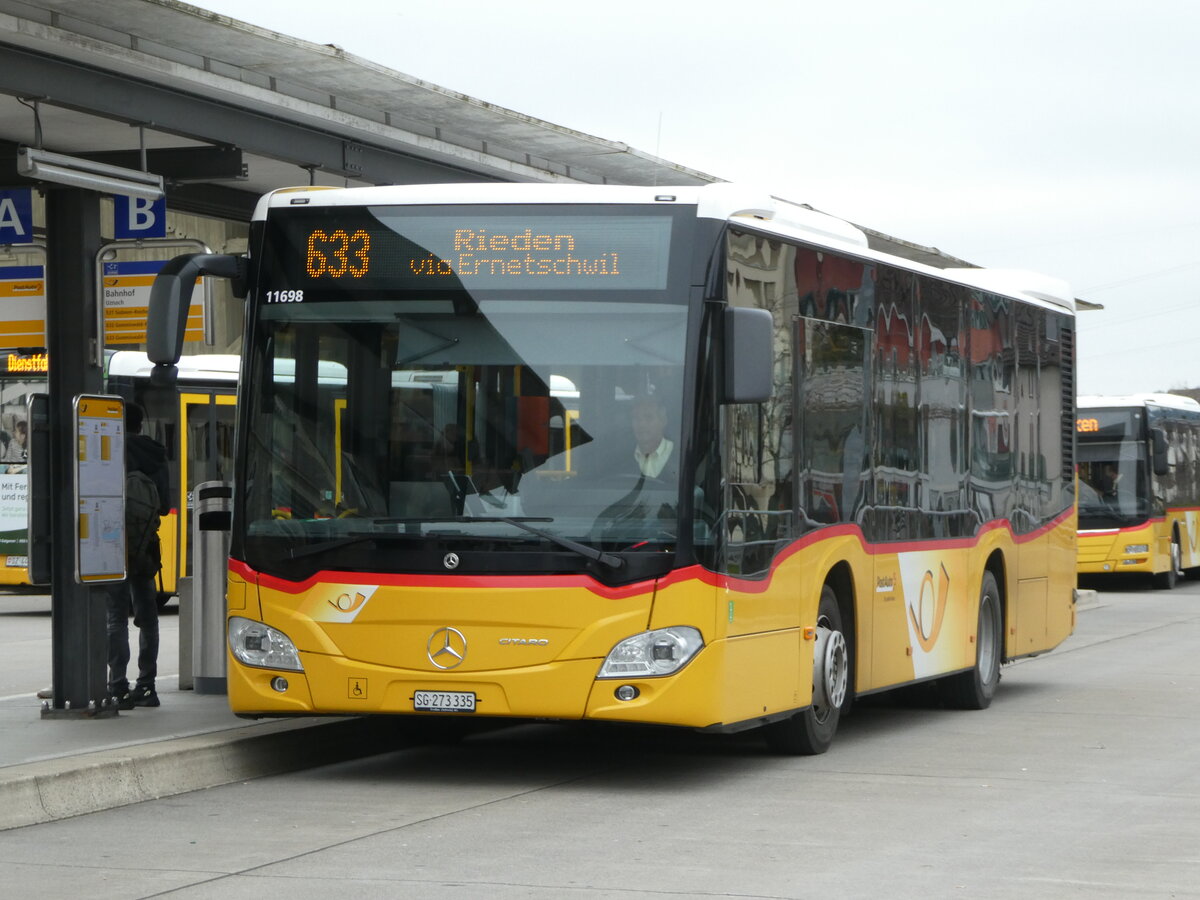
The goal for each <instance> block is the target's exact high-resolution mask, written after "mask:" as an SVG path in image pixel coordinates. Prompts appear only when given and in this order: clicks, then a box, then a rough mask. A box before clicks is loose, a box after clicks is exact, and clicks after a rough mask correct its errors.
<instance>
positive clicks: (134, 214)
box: [113, 194, 167, 241]
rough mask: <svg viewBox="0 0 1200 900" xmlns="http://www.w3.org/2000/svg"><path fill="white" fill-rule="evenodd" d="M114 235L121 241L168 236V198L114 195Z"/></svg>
mask: <svg viewBox="0 0 1200 900" xmlns="http://www.w3.org/2000/svg"><path fill="white" fill-rule="evenodd" d="M113 236H114V237H116V239H117V240H119V241H125V240H130V239H133V238H165V237H166V236H167V198H166V197H159V198H158V199H157V200H147V199H145V198H144V197H126V196H124V195H123V194H114V195H113Z"/></svg>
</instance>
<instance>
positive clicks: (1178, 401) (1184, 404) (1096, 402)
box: [1075, 393, 1200, 412]
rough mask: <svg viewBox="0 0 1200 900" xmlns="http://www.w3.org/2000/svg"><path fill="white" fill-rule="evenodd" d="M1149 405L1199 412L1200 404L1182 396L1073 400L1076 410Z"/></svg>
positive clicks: (1146, 394) (1141, 394)
mask: <svg viewBox="0 0 1200 900" xmlns="http://www.w3.org/2000/svg"><path fill="white" fill-rule="evenodd" d="M1147 403H1150V404H1153V405H1154V406H1165V407H1167V408H1169V409H1189V410H1192V411H1193V412H1200V402H1197V401H1195V400H1193V399H1192V398H1191V397H1184V396H1183V395H1182V394H1159V393H1137V394H1112V395H1101V394H1084V395H1081V396H1079V397H1077V398H1076V399H1075V407H1076V408H1077V409H1104V408H1107V407H1113V406H1144V405H1145V404H1147Z"/></svg>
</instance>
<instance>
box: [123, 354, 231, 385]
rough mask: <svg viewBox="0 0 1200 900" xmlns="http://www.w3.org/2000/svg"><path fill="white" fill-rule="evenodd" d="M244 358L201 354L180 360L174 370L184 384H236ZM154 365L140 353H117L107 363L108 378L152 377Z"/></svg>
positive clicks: (229, 355)
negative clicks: (205, 381)
mask: <svg viewBox="0 0 1200 900" xmlns="http://www.w3.org/2000/svg"><path fill="white" fill-rule="evenodd" d="M241 364H242V358H241V357H240V356H238V355H237V354H236V353H200V354H196V355H194V356H183V357H180V359H179V362H178V364H176V366H175V368H176V370H177V371H178V372H179V376H178V377H179V378H181V379H183V380H185V381H186V380H188V379H200V378H205V379H209V380H217V381H237V378H238V371H239V369H240V368H241ZM153 368H154V364H153V363H151V362H150V358H149V357H147V356H146V354H145V353H143V352H141V351H140V350H117V351H116V352H115V353H113V355H112V356H111V357H110V358H109V360H108V374H109V375H127V376H141V377H143V378H145V377H149V375H150V370H151V369H153Z"/></svg>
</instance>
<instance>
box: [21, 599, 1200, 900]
mask: <svg viewBox="0 0 1200 900" xmlns="http://www.w3.org/2000/svg"><path fill="white" fill-rule="evenodd" d="M1122 587H1126V586H1122ZM3 599H4V598H0V602H3ZM18 618H20V617H18ZM27 618H28V619H31V620H32V619H36V618H37V617H36V616H35V615H29V616H27ZM21 621H25V620H24V619H21ZM173 623H174V618H173V617H168V619H167V620H165V621H164V629H168V628H173V627H174V626H173ZM47 627H48V623H47ZM13 631H18V632H23V631H24V629H23V627H22V626H20V625H19V626H18V627H17V628H14V627H13V617H12V616H10V615H4V614H0V669H2V670H3V674H0V684H4V685H7V686H6V687H4V688H3V690H2V691H0V693H4V692H9V691H11V690H12V685H13V684H16V681H15V680H13V679H14V678H15V676H14V675H13V674H12V673H10V672H8V671H7V669H8V667H9V666H10V663H9V658H10V653H9V649H10V643H13V641H11V640H10V637H9V634H10V632H13ZM37 640H38V639H37V638H36V637H29V636H25V637H23V638H19V639H17V640H16V643H19V644H28V642H30V641H32V642H33V646H32V647H30V646H26V647H25V649H24V650H21V651H20V652H19V653H18V654H16V655H17V656H19V657H21V658H24V659H25V660H26V665H28V662H29V659H30V657H29V656H28V655H27V654H28V653H30V652H32V653H33V654H34V655H36V652H37V651H36V644H37ZM45 640H46V646H47V647H48V637H47V638H45ZM1198 646H1200V581H1188V582H1185V583H1184V584H1183V585H1181V586H1180V587H1179V588H1178V589H1177V590H1175V591H1174V592H1171V593H1163V592H1158V591H1152V590H1149V589H1145V590H1141V589H1137V590H1130V591H1120V592H1118V591H1113V590H1104V591H1102V592H1101V593H1100V594H1099V596H1098V597H1097V598H1096V599H1095V600H1094V601H1092V602H1089V603H1088V604H1086V605H1085V606H1084V607H1083V608H1082V609H1081V610H1080V614H1079V625H1078V628H1077V630H1076V633H1075V635H1074V636H1073V637H1071V638H1070V639H1069V640H1068V641H1067V642H1066V643H1065V644H1064V645H1063V646H1062V647H1060V648H1059V649H1058V650H1056V651H1055V652H1053V653H1050V654H1048V655H1046V656H1042V657H1038V658H1036V659H1031V660H1024V661H1021V662H1018V663H1016V664H1013V665H1010V666H1007V667H1005V669H1004V670H1003V680H1002V683H1001V686H1000V691H999V693H998V695H997V698H996V701H995V702H994V703H993V705H992V707H991V709H989V710H987V711H982V712H957V711H947V710H942V709H938V708H935V707H930V706H927V705H922V704H921V703H920V701H919V700H915V699H914V700H912V701H911V702H882V701H877V702H875V703H872V704H864V705H862V706H860V707H859V708H857V709H856V710H855V713H854V715H852V716H851V717H850V718H848V719H847V720H846V721H844V723H843V726H842V729H841V731H840V732H839V735H838V739H837V741H836V743H835V745H834V747H833V749H832V750H831V751H830V752H829V753H827V754H825V755H824V756H819V757H811V758H784V757H776V756H772V755H770V754H769V753H767V752H766V750H765V748H764V747H763V745H762V743H761V742H760V741H759V740H757V739H756V737H755V736H754V735H753V734H744V735H737V736H731V737H713V736H707V735H700V734H695V733H691V732H678V731H673V730H665V729H650V728H600V727H586V726H580V725H574V726H568V725H560V724H524V725H520V726H516V727H508V728H501V729H496V730H490V731H486V732H481V733H477V734H474V735H471V736H468V737H467V738H466V739H464V740H461V741H459V742H456V743H444V744H431V743H429V742H427V741H424V740H421V739H414V740H410V741H402V742H400V743H399V745H398V747H397V749H396V751H395V752H392V753H387V754H384V755H381V756H374V757H371V758H368V759H364V760H358V761H354V762H344V763H339V764H335V765H330V766H325V767H322V768H317V769H312V770H309V771H305V772H301V773H297V774H292V775H285V776H276V777H271V778H264V779H259V780H256V781H250V782H245V783H240V784H234V785H227V786H224V787H220V788H214V789H211V790H205V791H197V792H194V793H190V794H185V795H181V796H176V797H171V798H168V799H164V800H159V801H152V802H146V803H141V804H138V805H135V806H129V807H124V808H121V809H116V810H111V811H109V812H103V813H96V814H92V815H87V816H80V817H78V818H74V819H68V820H64V821H59V822H53V823H49V824H45V825H37V826H31V827H27V828H20V829H14V830H12V831H7V832H3V833H0V883H2V884H4V886H5V887H4V893H5V894H6V895H7V896H13V897H61V896H86V897H88V898H89V900H91V898H106V897H112V898H122V900H128V898H134V897H150V896H171V897H184V898H199V897H221V898H223V900H237V898H241V897H246V898H251V897H253V898H260V897H263V896H268V897H273V896H288V897H294V898H308V897H312V898H317V897H320V898H326V897H329V896H333V895H342V896H348V897H356V898H357V897H419V898H422V900H435V898H446V897H454V898H460V897H469V898H474V897H487V898H493V897H495V898H516V897H522V898H535V900H541V898H564V897H566V898H600V897H605V898H607V897H615V898H637V897H649V898H679V897H734V898H785V897H786V898H859V897H862V898H880V897H887V898H918V897H919V898H941V897H962V898H1005V900H1009V898H1012V897H1021V898H1029V897H1036V898H1042V897H1045V898H1059V897H1084V898H1093V897H1096V898H1140V897H1155V898H1159V897H1162V898H1167V897H1200V749H1198V748H1200V715H1198V714H1197V713H1200V653H1197V652H1196V651H1197V647H1198ZM26 681H28V679H26ZM38 683H39V682H38V680H37V679H35V682H34V685H35V686H36V685H37V684H38Z"/></svg>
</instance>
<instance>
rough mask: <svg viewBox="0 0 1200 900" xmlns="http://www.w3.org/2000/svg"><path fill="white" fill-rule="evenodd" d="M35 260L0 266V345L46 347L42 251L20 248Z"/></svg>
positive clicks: (44, 253)
mask: <svg viewBox="0 0 1200 900" xmlns="http://www.w3.org/2000/svg"><path fill="white" fill-rule="evenodd" d="M19 250H20V255H21V256H23V257H28V258H29V259H31V260H36V262H31V263H30V264H29V265H15V266H0V348H16V347H45V346H46V267H45V265H44V260H45V255H46V252H45V251H44V250H43V249H42V248H41V247H21V248H19Z"/></svg>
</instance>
